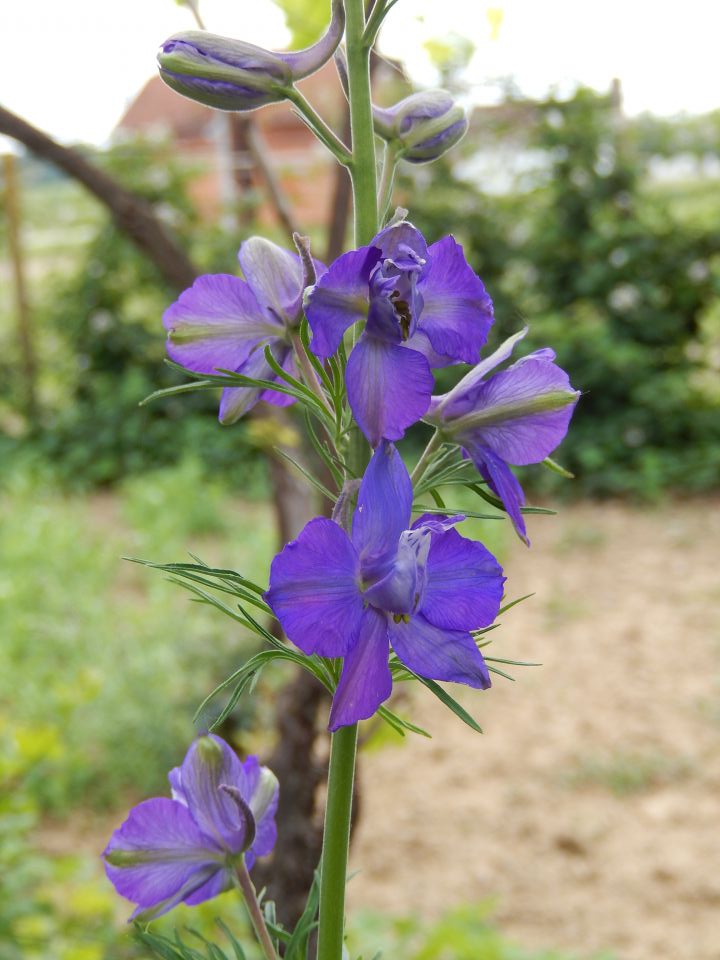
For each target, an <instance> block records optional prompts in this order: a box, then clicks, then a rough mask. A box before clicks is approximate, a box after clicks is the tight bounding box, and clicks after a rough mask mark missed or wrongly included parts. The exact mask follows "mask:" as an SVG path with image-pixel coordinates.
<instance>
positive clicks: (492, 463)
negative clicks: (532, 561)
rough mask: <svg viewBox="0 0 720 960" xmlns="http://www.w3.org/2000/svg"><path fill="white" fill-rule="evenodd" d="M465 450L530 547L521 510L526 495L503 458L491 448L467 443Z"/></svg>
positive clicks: (519, 534)
mask: <svg viewBox="0 0 720 960" xmlns="http://www.w3.org/2000/svg"><path fill="white" fill-rule="evenodd" d="M465 449H466V450H467V452H468V454H469V456H470V458H471V460H472V462H473V463H474V464H475V466H476V467H477V469H478V470H479V471H480V473H481V475H482V476H483V477H484V478H485V480H487V482H488V484H489V486H490V489H491V490H492V491H493V493H495V494H496V495H497V496H498V497H500V499H501V500H502V502H503V506H504V507H505V509H506V510H507V513H508V516H509V517H510V519H511V520H512V522H513V526H514V527H515V530H516V531H517V534H518V536H519V537H520V539H521V540H524V541H525V543H526V544H527V545H528V546H530V541H529V540H528V537H527V531H526V528H525V520H524V519H523V515H522V513H521V511H520V508H521V507H523V506H524V505H525V494H524V493H523V488H522V487H521V486H520V484H519V482H518V480H517V478H516V477H515V474H514V473H513V472H512V470H511V469H510V467H509V466H508V465H507V463H505V461H504V460H503V459H502V458H501V457H498V456H497V454H495V453H493V451H492V450H491V449H490V447H484V446H481V445H480V444H469V443H466V444H465Z"/></svg>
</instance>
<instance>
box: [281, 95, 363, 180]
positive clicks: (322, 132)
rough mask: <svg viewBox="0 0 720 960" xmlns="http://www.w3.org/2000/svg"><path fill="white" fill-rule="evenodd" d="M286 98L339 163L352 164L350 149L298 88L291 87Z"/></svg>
mask: <svg viewBox="0 0 720 960" xmlns="http://www.w3.org/2000/svg"><path fill="white" fill-rule="evenodd" d="M285 97H286V98H287V99H288V100H289V101H290V103H292V104H293V105H294V106H295V107H296V108H297V110H298V111H299V112H300V114H301V115H302V116H303V117H304V118H305V120H306V121H307V125H308V126H309V127H310V129H311V130H312V131H313V133H314V134H315V135H316V136H317V138H318V140H320V142H321V143H323V144H324V145H325V146H326V147H327V148H328V150H329V151H330V153H332V155H333V156H334V157H335V159H336V160H337V161H338V163H342V164H343V166H348V165H349V164H350V162H351V158H350V152H349V150H348V148H347V147H346V146H345V144H344V143H343V142H342V140H341V139H340V137H338V135H337V134H336V133H335V132H334V131H333V130H331V129H330V127H329V126H328V125H327V124H326V123H325V121H324V120H323V118H322V117H321V116H320V114H319V113H318V112H317V110H315V108H314V107H313V106H312V104H311V103H310V102H309V101H308V100H306V99H305V97H304V96H303V95H302V93H300V91H299V90H298V89H297V87H289V88H288V89H287V91H286V92H285Z"/></svg>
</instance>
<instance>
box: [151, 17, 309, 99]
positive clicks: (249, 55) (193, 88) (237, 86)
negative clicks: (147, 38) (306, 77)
mask: <svg viewBox="0 0 720 960" xmlns="http://www.w3.org/2000/svg"><path fill="white" fill-rule="evenodd" d="M157 59H158V65H159V68H160V76H161V77H162V79H163V80H164V81H165V83H166V84H167V85H168V86H169V87H172V89H173V90H175V91H177V93H181V94H182V95H183V96H185V97H189V98H190V99H191V100H197V101H199V102H200V103H204V104H206V105H207V106H209V107H216V108H217V109H219V110H255V109H256V108H257V107H262V106H264V105H265V104H267V103H273V102H274V101H276V100H282V99H283V98H284V96H285V90H286V89H287V88H288V87H289V86H290V84H291V83H292V71H291V70H290V67H289V66H288V65H287V64H286V63H284V62H283V61H282V60H281V59H280V58H279V57H277V56H275V54H272V53H270V52H269V51H268V50H263V49H262V48H261V47H255V46H253V45H252V44H250V43H243V42H242V41H241V40H230V39H228V38H226V37H219V36H217V35H216V34H214V33H205V32H204V31H201V30H186V31H185V32H183V33H176V34H175V35H174V36H172V37H170V39H169V40H166V41H165V43H164V44H163V45H162V47H161V48H160V51H159V52H158V58H157Z"/></svg>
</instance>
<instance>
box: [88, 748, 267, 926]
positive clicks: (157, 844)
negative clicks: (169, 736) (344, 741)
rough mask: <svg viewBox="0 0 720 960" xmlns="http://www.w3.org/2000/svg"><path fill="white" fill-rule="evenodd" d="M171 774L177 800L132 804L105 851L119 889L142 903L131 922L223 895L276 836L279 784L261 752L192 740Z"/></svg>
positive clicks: (171, 782) (265, 852) (112, 876)
mask: <svg viewBox="0 0 720 960" xmlns="http://www.w3.org/2000/svg"><path fill="white" fill-rule="evenodd" d="M168 779H169V780H170V786H171V788H172V799H169V798H167V797H156V798H154V799H153V800H145V801H144V802H143V803H140V804H138V805H137V806H136V807H133V809H132V810H131V811H130V813H129V815H128V818H127V820H126V821H125V822H124V823H123V825H122V826H121V827H119V829H117V830H116V831H115V832H114V833H113V835H112V837H111V838H110V842H109V843H108V845H107V847H106V848H105V850H104V851H103V859H104V861H105V872H106V873H107V875H108V877H109V879H110V881H111V882H112V884H113V886H114V887H115V889H116V890H117V892H118V893H119V894H121V895H122V896H123V897H126V898H127V899H128V900H131V901H132V902H133V903H135V904H137V907H136V909H135V911H134V913H133V914H132V917H131V919H135V918H137V919H140V920H143V921H147V920H152V919H153V918H154V917H159V916H160V915H161V914H163V913H166V912H167V911H168V910H170V909H172V908H173V907H175V906H177V905H178V904H179V903H186V904H188V905H189V906H194V905H195V904H198V903H202V902H203V901H205V900H210V899H211V898H212V897H216V896H217V895H218V894H220V893H223V892H224V891H225V890H228V889H230V887H231V886H232V885H233V875H234V872H235V867H236V864H237V863H238V862H239V860H240V859H241V858H242V857H244V858H245V865H246V867H247V869H248V870H249V869H250V868H251V867H252V865H253V864H254V862H255V859H256V857H264V856H266V855H267V854H269V853H270V851H271V850H272V848H273V847H274V846H275V840H276V839H277V828H276V826H275V812H276V810H277V803H278V782H277V779H276V777H275V775H274V774H273V773H272V772H271V771H270V770H268V768H267V767H261V766H260V764H259V763H258V760H257V757H248V758H247V760H246V761H245V763H241V761H240V760H239V759H238V757H237V756H236V754H235V753H234V752H233V750H232V749H231V748H230V747H229V746H228V744H227V743H225V741H224V740H221V739H220V737H216V736H214V735H213V734H209V735H207V736H202V737H198V739H197V740H195V741H194V742H193V743H192V745H191V746H190V749H189V750H188V752H187V755H186V757H185V759H184V761H183V763H182V766H180V767H175V768H174V769H173V770H171V771H170V774H169V776H168Z"/></svg>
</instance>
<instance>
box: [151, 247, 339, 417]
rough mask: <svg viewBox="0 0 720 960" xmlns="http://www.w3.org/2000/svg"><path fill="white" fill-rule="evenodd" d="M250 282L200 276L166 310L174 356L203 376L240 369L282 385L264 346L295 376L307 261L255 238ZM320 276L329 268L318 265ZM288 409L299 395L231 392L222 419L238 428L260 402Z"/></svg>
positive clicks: (247, 266)
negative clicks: (295, 337) (294, 337)
mask: <svg viewBox="0 0 720 960" xmlns="http://www.w3.org/2000/svg"><path fill="white" fill-rule="evenodd" d="M238 259H239V260H240V266H241V267H242V271H243V273H244V275H245V280H240V279H239V278H238V277H234V276H232V275H230V274H224V273H220V274H207V275H205V276H202V277H198V279H197V280H196V281H195V283H194V284H193V285H192V287H190V289H189V290H185V292H184V293H181V294H180V297H179V298H178V299H177V300H176V301H175V303H173V304H172V305H171V306H170V307H168V309H167V310H166V311H165V314H164V315H163V324H164V326H165V329H166V330H167V331H168V338H167V351H168V355H169V356H170V358H171V359H172V360H174V361H175V362H176V363H180V364H182V366H184V367H187V369H188V370H194V371H196V372H197V373H216V372H217V370H234V371H235V372H236V373H242V374H244V375H245V376H248V377H253V378H254V379H260V380H277V376H276V374H275V373H274V372H273V370H272V369H271V368H270V366H269V365H268V363H267V361H266V359H265V354H264V349H265V347H266V346H268V345H269V346H270V348H271V349H272V353H273V356H274V357H275V359H276V360H277V362H278V363H279V364H280V365H281V366H282V368H283V369H284V370H287V371H288V372H289V373H292V374H293V375H295V374H296V373H297V371H296V369H295V361H294V357H293V350H292V345H291V342H290V332H291V330H292V328H293V327H294V326H295V325H296V324H297V323H298V321H299V318H300V315H301V312H302V293H303V285H304V284H303V268H302V263H301V261H300V257H299V256H298V255H297V254H295V253H290V252H289V251H288V250H283V249H282V248H281V247H278V246H276V245H275V244H274V243H271V241H270V240H265V239H263V238H262V237H251V238H250V239H249V240H246V241H245V242H244V243H243V244H242V246H241V247H240V252H239V254H238ZM315 266H316V269H317V272H318V275H321V274H322V273H324V272H325V267H324V266H323V265H322V264H321V263H318V262H317V261H316V263H315ZM258 399H260V400H265V401H267V402H268V403H272V404H274V405H275V406H278V407H283V406H288V405H289V404H290V403H292V402H293V399H292V397H289V396H288V395H287V394H285V393H279V392H277V391H274V390H262V389H259V388H258V389H256V388H253V387H226V388H225V389H224V390H223V392H222V398H221V401H220V422H221V423H225V424H228V423H234V422H235V421H236V420H238V419H239V418H240V417H241V416H242V415H243V414H244V413H247V411H248V410H249V409H250V408H251V407H252V406H254V404H255V403H256V402H257V400H258Z"/></svg>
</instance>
